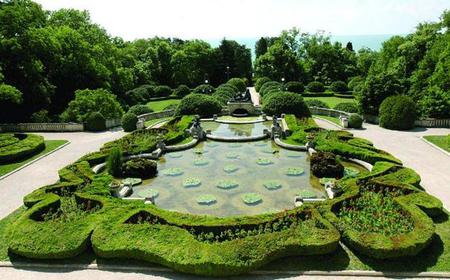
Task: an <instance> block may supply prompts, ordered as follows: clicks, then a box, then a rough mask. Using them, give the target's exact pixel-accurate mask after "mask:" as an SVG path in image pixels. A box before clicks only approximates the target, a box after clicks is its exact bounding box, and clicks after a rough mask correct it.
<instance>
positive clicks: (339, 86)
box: [330, 81, 348, 93]
mask: <svg viewBox="0 0 450 280" xmlns="http://www.w3.org/2000/svg"><path fill="white" fill-rule="evenodd" d="M330 89H331V90H332V91H333V92H338V93H339V92H347V91H348V87H347V84H346V83H345V82H343V81H335V82H332V83H331V85H330Z"/></svg>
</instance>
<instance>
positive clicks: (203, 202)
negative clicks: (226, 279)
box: [132, 123, 324, 217]
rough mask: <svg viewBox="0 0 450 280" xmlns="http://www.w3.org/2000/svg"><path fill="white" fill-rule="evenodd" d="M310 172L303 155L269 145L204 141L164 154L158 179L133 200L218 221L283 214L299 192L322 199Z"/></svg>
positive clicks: (136, 192)
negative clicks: (143, 199) (142, 199)
mask: <svg viewBox="0 0 450 280" xmlns="http://www.w3.org/2000/svg"><path fill="white" fill-rule="evenodd" d="M202 125H203V123H202ZM261 125H264V124H259V125H258V124H255V125H254V127H258V126H259V128H261ZM241 126H242V125H241ZM245 126H247V125H245ZM309 169H310V168H309V161H308V158H307V154H306V153H305V152H295V151H288V150H284V149H281V148H279V147H277V146H275V144H273V143H272V141H270V140H264V141H257V142H245V143H226V142H216V141H206V142H201V143H200V144H198V145H197V146H196V147H195V148H193V149H190V150H186V151H180V152H174V153H168V154H165V155H164V156H163V157H162V158H160V160H159V163H158V175H157V177H155V178H153V179H150V180H146V181H144V182H143V184H142V185H139V186H136V187H134V191H133V195H132V196H134V197H148V196H154V197H155V203H156V205H157V206H158V207H161V208H163V209H167V210H173V211H179V212H187V213H192V214H206V215H214V216H220V217H224V216H234V215H255V214H260V213H266V212H275V211H282V210H284V209H292V208H293V207H294V197H295V196H296V195H297V194H298V193H300V192H305V191H306V192H308V194H309V195H311V193H313V194H315V196H317V197H324V190H323V187H321V186H320V184H319V183H318V182H317V180H313V178H311V180H310V170H309ZM311 182H312V183H311ZM244 200H245V201H244Z"/></svg>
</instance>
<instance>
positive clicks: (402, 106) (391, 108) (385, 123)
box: [379, 95, 417, 130]
mask: <svg viewBox="0 0 450 280" xmlns="http://www.w3.org/2000/svg"><path fill="white" fill-rule="evenodd" d="M379 116H380V126H382V127H384V128H389V129H398V130H407V129H411V128H413V127H414V121H415V120H416V116H417V114H416V103H415V102H414V101H413V100H412V99H411V98H410V97H408V96H405V95H394V96H390V97H388V98H386V99H385V100H384V101H383V102H382V103H381V106H380V113H379Z"/></svg>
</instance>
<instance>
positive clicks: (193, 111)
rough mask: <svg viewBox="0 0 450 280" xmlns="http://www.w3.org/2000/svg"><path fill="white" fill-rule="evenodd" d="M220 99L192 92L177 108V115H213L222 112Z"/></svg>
mask: <svg viewBox="0 0 450 280" xmlns="http://www.w3.org/2000/svg"><path fill="white" fill-rule="evenodd" d="M221 110H222V106H221V105H220V103H219V101H218V100H217V99H216V98H215V97H213V96H209V95H205V94H197V93H192V94H189V95H188V96H186V97H184V98H183V99H182V100H181V102H180V105H178V108H177V115H200V116H212V115H214V114H218V113H220V112H221Z"/></svg>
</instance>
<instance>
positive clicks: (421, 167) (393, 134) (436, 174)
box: [315, 119, 450, 210]
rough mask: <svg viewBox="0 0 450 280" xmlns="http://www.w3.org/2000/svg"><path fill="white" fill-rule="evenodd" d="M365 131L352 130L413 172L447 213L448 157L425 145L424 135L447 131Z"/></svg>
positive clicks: (371, 128) (371, 126)
mask: <svg viewBox="0 0 450 280" xmlns="http://www.w3.org/2000/svg"><path fill="white" fill-rule="evenodd" d="M315 121H316V123H317V124H318V125H319V126H321V127H323V128H326V129H333V130H338V129H341V128H339V127H337V126H334V125H332V124H330V123H328V122H325V121H323V120H319V119H315ZM363 127H364V129H361V130H358V129H351V130H349V132H351V133H353V134H354V135H355V136H357V137H361V138H366V139H368V140H370V141H372V142H373V144H374V145H375V146H376V147H377V148H379V149H382V150H385V151H387V152H389V153H391V154H392V155H394V156H395V157H397V158H399V159H400V160H401V161H402V162H403V164H404V165H405V166H406V167H410V168H412V169H414V170H415V171H416V172H417V173H419V175H420V177H421V178H422V183H421V185H422V186H423V187H424V188H425V189H426V190H427V192H429V193H430V194H432V195H434V196H436V197H437V198H439V199H440V200H442V202H443V203H444V206H445V208H446V209H447V210H450V157H449V156H448V155H446V154H445V153H443V152H441V151H439V150H438V149H436V148H434V147H432V146H431V145H429V144H428V143H426V142H424V141H423V140H422V139H421V137H422V136H424V135H447V134H449V133H450V129H448V128H423V127H416V128H415V129H413V130H409V131H397V130H389V129H384V128H382V127H379V126H378V125H374V124H369V123H364V125H363Z"/></svg>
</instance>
